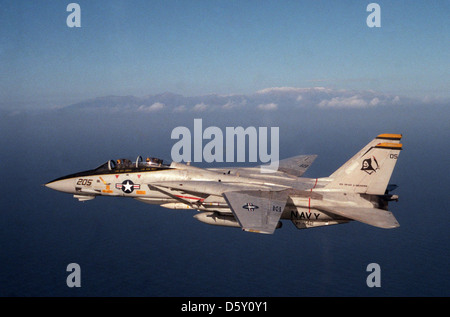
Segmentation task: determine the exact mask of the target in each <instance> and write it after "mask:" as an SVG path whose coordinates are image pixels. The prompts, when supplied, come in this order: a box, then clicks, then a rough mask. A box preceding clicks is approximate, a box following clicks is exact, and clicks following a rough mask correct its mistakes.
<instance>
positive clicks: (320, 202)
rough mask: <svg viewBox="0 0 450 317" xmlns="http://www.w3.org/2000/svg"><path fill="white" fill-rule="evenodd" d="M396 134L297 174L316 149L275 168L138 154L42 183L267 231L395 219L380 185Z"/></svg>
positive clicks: (393, 157)
mask: <svg viewBox="0 0 450 317" xmlns="http://www.w3.org/2000/svg"><path fill="white" fill-rule="evenodd" d="M401 137H402V135H401V134H380V135H378V136H377V137H376V138H375V139H373V140H372V141H371V142H369V143H368V144H367V145H366V146H365V147H364V148H362V149H361V150H360V151H359V152H358V153H356V154H355V155H354V156H353V157H352V158H351V159H350V160H348V161H347V162H346V163H345V164H344V165H342V166H341V167H340V168H338V169H337V170H336V171H335V172H334V173H333V174H331V175H330V176H328V177H322V178H303V177H301V176H302V175H303V174H304V172H305V171H306V169H307V168H308V167H309V166H310V165H311V164H312V162H313V161H314V160H315V158H316V157H317V155H299V156H295V157H291V158H288V159H284V160H280V161H279V162H278V163H279V164H278V170H277V171H275V172H273V173H262V170H261V167H246V168H243V167H238V168H206V169H204V168H199V167H195V166H191V165H190V164H189V163H187V164H183V163H177V162H172V163H171V164H165V163H164V162H163V161H162V160H160V159H155V158H147V159H146V160H143V159H142V157H141V156H139V157H138V158H137V159H136V161H130V160H124V159H121V160H116V161H113V160H111V161H108V162H106V163H104V164H103V165H101V166H99V167H97V168H95V169H92V170H88V171H84V172H79V173H75V174H71V175H67V176H64V177H60V178H58V179H55V180H53V181H51V182H49V183H47V184H46V185H45V186H47V187H49V188H52V189H55V190H58V191H61V192H66V193H70V194H73V196H74V198H77V199H78V200H79V201H87V200H91V199H94V198H95V197H97V196H121V197H131V198H134V199H137V200H139V201H141V202H144V203H148V204H157V205H161V206H162V207H165V208H170V209H195V210H197V211H199V213H197V214H195V215H194V218H196V219H197V220H199V221H201V222H204V223H207V224H211V225H219V226H229V227H238V228H242V229H243V230H245V231H249V232H258V233H268V234H272V233H273V232H274V231H275V229H276V228H279V227H281V221H280V219H289V220H291V221H292V222H293V224H294V225H295V226H296V227H297V228H299V229H305V228H311V227H319V226H327V225H334V224H342V223H347V222H349V221H352V220H356V221H359V222H363V223H365V224H368V225H371V226H375V227H380V228H395V227H398V226H399V224H398V222H397V220H396V219H395V217H394V215H393V214H392V213H391V212H389V211H388V202H389V201H392V200H398V196H397V195H391V194H390V193H389V192H390V191H391V190H393V189H394V188H395V187H396V185H388V183H389V179H390V178H391V174H392V172H393V170H394V167H395V163H396V162H397V159H398V156H399V153H400V151H401V150H402V144H401V143H400V140H401Z"/></svg>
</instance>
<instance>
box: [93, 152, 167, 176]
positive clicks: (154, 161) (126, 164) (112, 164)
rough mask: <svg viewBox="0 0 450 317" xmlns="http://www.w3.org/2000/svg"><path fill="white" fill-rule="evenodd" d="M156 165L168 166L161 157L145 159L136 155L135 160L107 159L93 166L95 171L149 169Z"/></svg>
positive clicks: (156, 166)
mask: <svg viewBox="0 0 450 317" xmlns="http://www.w3.org/2000/svg"><path fill="white" fill-rule="evenodd" d="M158 167H166V168H167V167H169V165H167V164H164V162H163V160H162V159H159V158H156V157H147V158H146V159H145V160H144V159H143V158H142V156H140V155H139V156H138V157H137V158H136V161H131V160H129V159H116V160H109V161H108V162H105V163H104V164H102V165H100V166H99V167H97V168H95V169H94V170H95V171H97V172H98V171H118V170H120V171H123V170H126V171H129V172H132V171H134V170H150V169H154V168H158Z"/></svg>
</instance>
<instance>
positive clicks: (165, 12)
mask: <svg viewBox="0 0 450 317" xmlns="http://www.w3.org/2000/svg"><path fill="white" fill-rule="evenodd" d="M69 3H70V1H27V0H22V1H5V0H2V1H1V2H0V72H1V74H2V76H1V77H0V107H11V105H14V106H17V107H33V106H34V105H36V106H38V105H39V106H41V107H42V106H43V107H47V106H48V107H50V106H55V105H57V104H59V105H68V104H71V103H75V102H79V101H82V100H85V99H88V98H94V97H99V96H107V95H136V96H144V95H148V94H156V93H163V92H173V93H179V94H183V95H185V96H194V95H202V94H209V93H218V94H238V93H247V94H248V93H253V92H255V91H258V90H261V89H265V88H268V87H327V88H333V89H356V90H375V91H380V92H383V93H388V94H400V95H404V96H412V97H417V98H444V99H447V98H449V97H450V95H449V91H450V89H449V87H450V82H449V77H450V76H449V69H450V67H449V66H450V65H449V60H450V59H449V43H450V41H449V40H450V39H449V34H450V30H449V23H448V16H449V13H450V5H449V3H448V2H447V1H414V2H412V1H377V2H376V3H378V4H379V6H380V13H381V14H380V21H381V27H379V28H377V27H373V28H369V27H368V26H367V24H366V19H367V16H368V15H369V14H370V12H367V11H366V7H367V5H368V4H369V3H370V1H285V0H284V1H266V0H264V1H261V0H259V1H251V0H245V1H233V0H228V1H221V0H208V1H202V0H195V1H190V0H183V1H173V0H168V1H117V0H114V1H97V0H95V1H77V2H76V3H78V4H79V6H80V12H81V15H80V21H81V27H79V28H76V27H73V28H70V27H68V26H67V24H66V19H67V17H68V15H69V14H70V13H71V12H67V11H66V7H67V5H68V4H69Z"/></svg>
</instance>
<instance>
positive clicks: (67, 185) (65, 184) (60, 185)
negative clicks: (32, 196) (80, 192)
mask: <svg viewBox="0 0 450 317" xmlns="http://www.w3.org/2000/svg"><path fill="white" fill-rule="evenodd" d="M44 186H45V187H48V188H50V189H53V190H57V191H60V192H65V193H73V192H74V191H75V186H74V182H73V179H62V180H53V181H50V182H48V183H46V184H44Z"/></svg>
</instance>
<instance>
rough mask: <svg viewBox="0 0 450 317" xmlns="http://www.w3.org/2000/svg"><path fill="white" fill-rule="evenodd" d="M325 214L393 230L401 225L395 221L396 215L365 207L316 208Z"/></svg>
mask: <svg viewBox="0 0 450 317" xmlns="http://www.w3.org/2000/svg"><path fill="white" fill-rule="evenodd" d="M316 208H317V209H319V210H323V211H325V212H331V213H333V214H336V215H339V216H342V217H345V218H349V219H353V220H356V221H359V222H363V223H366V224H368V225H371V226H375V227H379V228H384V229H392V228H397V227H399V226H400V224H399V223H398V222H397V219H395V217H394V215H393V214H392V213H391V212H389V211H387V210H383V209H377V208H364V207H328V206H326V207H316Z"/></svg>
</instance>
